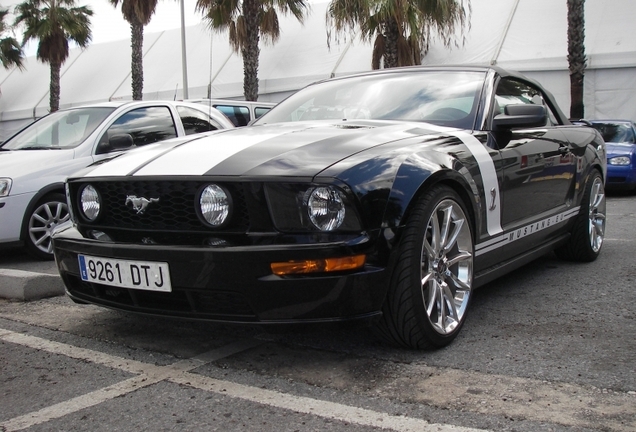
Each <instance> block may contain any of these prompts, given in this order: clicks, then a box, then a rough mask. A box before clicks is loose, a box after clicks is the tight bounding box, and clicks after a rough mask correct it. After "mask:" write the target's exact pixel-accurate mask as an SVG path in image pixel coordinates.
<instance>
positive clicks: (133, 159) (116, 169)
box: [85, 144, 166, 177]
mask: <svg viewBox="0 0 636 432" xmlns="http://www.w3.org/2000/svg"><path fill="white" fill-rule="evenodd" d="M164 152H166V148H165V147H163V146H161V145H159V144H149V145H147V146H144V147H140V148H139V149H135V151H130V152H128V153H124V154H123V155H121V156H119V157H117V158H116V159H113V160H112V161H109V162H108V163H106V164H102V165H98V166H97V167H95V169H94V170H93V171H91V172H89V173H87V174H86V175H85V177H101V176H125V175H128V174H129V173H130V172H132V171H134V170H135V169H136V168H137V167H139V166H140V165H142V164H144V163H146V162H147V161H149V160H152V159H154V158H156V157H157V156H159V155H161V154H162V153H164Z"/></svg>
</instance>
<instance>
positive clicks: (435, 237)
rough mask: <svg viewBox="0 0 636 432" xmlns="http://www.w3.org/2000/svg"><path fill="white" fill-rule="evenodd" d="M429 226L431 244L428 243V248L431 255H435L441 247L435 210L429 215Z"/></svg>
mask: <svg viewBox="0 0 636 432" xmlns="http://www.w3.org/2000/svg"><path fill="white" fill-rule="evenodd" d="M429 227H430V229H431V244H430V248H431V251H432V252H433V253H432V255H431V256H432V257H435V256H437V254H438V253H439V251H440V249H441V233H440V226H439V220H438V218H437V212H433V215H432V216H431V221H430V222H429ZM424 243H426V241H424Z"/></svg>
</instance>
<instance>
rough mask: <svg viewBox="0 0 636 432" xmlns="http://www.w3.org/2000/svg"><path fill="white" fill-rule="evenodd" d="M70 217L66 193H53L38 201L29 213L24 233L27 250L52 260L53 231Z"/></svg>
mask: <svg viewBox="0 0 636 432" xmlns="http://www.w3.org/2000/svg"><path fill="white" fill-rule="evenodd" d="M69 218H70V215H69V213H68V206H67V204H66V197H65V196H64V194H61V193H51V194H48V195H46V196H45V197H44V198H42V199H41V200H40V201H38V203H37V204H36V205H35V208H34V209H33V211H32V212H31V214H30V215H29V220H28V222H27V226H26V232H25V235H24V242H25V246H26V250H27V252H28V253H29V254H30V255H31V256H33V257H34V258H37V259H40V260H52V259H53V245H52V243H51V233H52V232H53V229H54V228H55V227H56V226H57V225H59V224H61V223H62V222H66V221H67V220H69Z"/></svg>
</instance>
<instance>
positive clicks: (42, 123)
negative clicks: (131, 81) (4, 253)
mask: <svg viewBox="0 0 636 432" xmlns="http://www.w3.org/2000/svg"><path fill="white" fill-rule="evenodd" d="M233 127H234V125H233V124H232V122H231V121H230V120H229V119H228V118H227V117H226V116H225V115H224V114H222V113H221V112H220V111H218V110H216V109H215V108H212V107H207V106H204V105H201V104H194V103H186V102H172V101H147V102H142V101H135V102H106V103H100V104H95V105H90V106H82V107H74V108H69V109H65V110H60V111H57V112H55V113H51V114H49V115H47V116H45V117H42V118H41V119H39V120H36V121H35V122H33V123H31V124H30V125H29V126H27V127H25V128H24V129H22V130H21V131H20V132H18V133H17V134H15V135H14V136H12V137H11V138H9V139H8V140H7V141H5V142H4V143H2V144H0V221H1V223H0V247H3V246H10V247H13V246H25V248H26V250H27V251H28V252H29V253H30V254H31V255H33V256H34V257H36V258H39V259H53V253H52V250H51V242H50V234H51V231H52V230H53V228H54V227H55V226H56V225H58V224H60V223H61V222H64V221H66V220H67V219H68V218H69V215H68V207H67V205H66V197H65V194H64V181H65V180H66V177H67V176H68V175H70V174H72V173H73V172H75V171H77V170H79V169H81V168H84V167H87V166H89V165H91V164H93V163H95V162H98V161H100V160H103V159H107V158H112V157H113V156H115V155H117V154H120V153H121V152H123V151H126V150H128V149H130V148H135V147H139V146H144V145H149V144H152V143H155V142H159V141H164V140H167V139H171V138H177V137H183V136H186V135H191V134H196V133H203V132H209V131H214V130H218V129H228V128H233Z"/></svg>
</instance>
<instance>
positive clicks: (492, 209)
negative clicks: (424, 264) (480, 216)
mask: <svg viewBox="0 0 636 432" xmlns="http://www.w3.org/2000/svg"><path fill="white" fill-rule="evenodd" d="M426 127H427V129H430V130H433V131H436V132H442V133H446V134H448V135H451V136H454V137H457V138H459V139H460V140H461V142H462V143H464V145H465V146H466V147H467V148H468V151H470V153H471V154H472V155H473V157H474V158H475V161H476V162H477V165H478V166H479V172H480V173H481V179H482V180H481V181H482V183H483V187H484V196H483V197H482V199H483V200H484V201H483V202H484V207H485V208H486V228H487V229H488V234H489V235H491V236H495V235H497V234H501V233H502V232H503V229H502V228H501V195H500V193H499V180H497V170H495V163H494V162H493V161H492V157H491V156H490V153H489V152H488V149H487V148H486V146H485V145H484V144H483V143H482V142H481V141H479V140H478V139H477V138H475V137H474V136H473V135H472V134H470V133H468V132H464V131H461V130H458V129H452V128H448V127H443V126H434V125H426ZM491 193H494V195H493V196H491V198H490V199H491V202H489V201H488V200H489V195H490V194H491Z"/></svg>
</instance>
